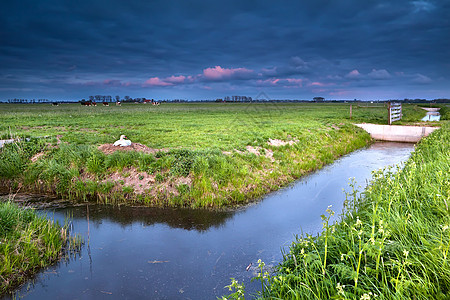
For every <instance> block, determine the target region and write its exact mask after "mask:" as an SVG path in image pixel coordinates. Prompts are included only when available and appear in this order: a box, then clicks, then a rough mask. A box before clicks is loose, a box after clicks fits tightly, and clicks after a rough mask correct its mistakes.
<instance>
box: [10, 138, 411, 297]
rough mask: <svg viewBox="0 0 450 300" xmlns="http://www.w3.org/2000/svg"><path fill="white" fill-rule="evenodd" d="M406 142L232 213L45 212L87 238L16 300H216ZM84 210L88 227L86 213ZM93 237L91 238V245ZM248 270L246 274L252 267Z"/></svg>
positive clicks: (391, 160)
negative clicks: (69, 223)
mask: <svg viewBox="0 0 450 300" xmlns="http://www.w3.org/2000/svg"><path fill="white" fill-rule="evenodd" d="M413 148H414V146H413V145H412V144H402V143H391V142H386V143H376V144H374V145H372V146H371V147H369V148H366V149H362V150H358V151H355V152H353V153H351V154H349V155H347V156H344V157H342V158H341V159H339V160H338V161H336V162H335V163H334V164H332V165H330V166H326V167H324V168H323V169H322V170H319V171H317V172H315V173H313V174H311V175H309V176H306V177H304V178H303V179H301V180H299V181H297V182H296V183H294V184H292V185H291V186H289V187H287V188H285V189H282V190H280V191H277V192H275V193H272V194H269V195H268V196H266V197H265V198H264V199H263V200H262V201H259V202H257V204H254V205H251V206H248V207H246V208H244V209H241V210H239V211H234V212H210V211H203V210H200V211H199V210H189V209H151V208H123V207H122V208H113V207H108V206H98V205H89V208H88V207H86V206H78V207H71V208H64V209H47V211H48V212H49V214H50V215H51V216H52V217H54V218H55V219H58V220H63V219H64V217H65V216H66V214H70V215H73V230H74V231H75V232H77V233H80V234H82V235H83V236H84V238H85V241H86V245H85V246H84V247H83V249H82V252H81V255H80V256H78V257H76V258H73V259H71V260H69V261H67V262H61V263H59V264H58V265H56V266H53V267H50V268H48V269H47V270H45V271H43V272H41V273H40V274H39V275H38V276H37V278H36V280H35V281H34V283H29V284H27V285H26V286H23V287H22V288H21V289H20V290H19V291H18V292H17V293H16V296H18V297H24V298H27V299H102V298H105V299H142V298H147V299H216V297H217V296H221V295H223V294H227V293H228V291H227V289H224V286H225V285H228V284H229V283H230V277H235V278H236V279H238V280H239V281H244V282H245V285H246V287H247V290H248V291H250V293H252V292H254V291H256V290H257V289H258V286H259V285H258V283H257V282H253V283H252V282H250V279H251V278H252V277H253V276H255V274H256V268H255V266H256V262H257V260H258V259H262V260H263V261H265V262H266V264H268V265H276V264H277V263H279V262H280V261H281V259H282V255H281V248H283V247H284V248H285V247H286V246H288V245H289V244H290V243H291V242H292V240H293V239H294V235H295V234H299V233H301V232H302V231H303V232H305V233H310V234H317V233H318V232H320V230H321V228H322V227H321V219H320V215H321V214H323V213H325V210H326V209H327V207H328V205H332V209H333V210H334V211H336V212H337V213H339V212H341V211H342V204H343V201H344V200H345V194H344V192H343V189H345V190H347V191H348V192H350V190H351V189H350V187H349V186H348V183H349V178H351V177H355V179H356V181H357V182H358V184H359V185H362V186H365V185H366V182H367V180H369V179H370V178H371V171H372V170H376V169H379V168H382V167H384V166H387V165H394V164H397V163H400V162H402V161H405V160H406V159H407V158H408V157H409V155H410V152H411V151H412V150H413ZM88 210H89V223H88V222H87V214H88ZM88 241H89V243H88ZM250 263H252V266H251V267H250V268H249V270H248V271H246V268H247V267H248V266H249V264H250Z"/></svg>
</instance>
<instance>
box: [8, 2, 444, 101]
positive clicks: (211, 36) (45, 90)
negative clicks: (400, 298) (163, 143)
mask: <svg viewBox="0 0 450 300" xmlns="http://www.w3.org/2000/svg"><path fill="white" fill-rule="evenodd" d="M449 13H450V4H449V3H448V2H447V1H431V0H430V1H425V0H418V1H410V0H400V1H356V0H354V1H349V0H342V1H325V0H319V1H301V2H300V1H284V2H280V3H276V2H273V1H137V0H131V1H112V0H109V1H56V0H54V1H46V0H43V1H34V0H33V1H32V0H28V1H8V2H6V1H3V2H2V3H1V4H0V17H1V23H0V24H1V25H0V39H1V43H0V65H1V69H0V98H8V97H40V96H41V95H42V96H46V97H50V98H52V97H53V98H57V97H63V98H64V97H65V98H67V97H86V96H88V94H89V93H120V94H122V95H123V94H130V95H132V96H146V95H147V94H152V95H157V96H160V97H168V98H172V97H178V96H179V95H185V98H201V97H205V96H206V97H221V96H223V95H224V93H225V94H230V93H250V95H251V94H256V93H257V92H258V90H261V89H267V90H268V91H270V93H271V94H272V95H273V97H275V98H283V97H285V98H302V97H303V98H309V97H310V96H311V95H315V94H323V95H324V96H327V98H331V97H334V96H335V97H337V96H342V97H350V98H356V97H365V98H369V97H371V95H373V96H372V97H378V95H380V97H381V96H384V95H382V94H381V93H379V92H378V90H379V89H380V87H383V86H384V87H387V88H388V89H389V88H391V87H392V89H393V90H394V89H396V90H397V91H398V90H400V91H405V93H404V97H415V95H410V93H413V92H417V93H420V95H417V96H418V97H419V96H420V97H428V98H432V97H438V96H448V88H443V87H444V86H445V85H446V83H447V86H450V84H448V83H449V80H450V78H449V76H450V74H449V73H450V55H449V54H448V48H449V46H450V42H449V39H448V36H450V24H449V21H448V17H447V16H448V15H449ZM410 86H413V87H414V88H413V89H411V88H410ZM363 89H364V90H363ZM432 90H433V91H434V92H433V93H434V94H431V93H429V91H432ZM33 92H34V94H33ZM377 93H378V94H377ZM427 93H428V94H427ZM35 94H38V95H35ZM386 96H387V97H389V95H386ZM155 97H156V96H155Z"/></svg>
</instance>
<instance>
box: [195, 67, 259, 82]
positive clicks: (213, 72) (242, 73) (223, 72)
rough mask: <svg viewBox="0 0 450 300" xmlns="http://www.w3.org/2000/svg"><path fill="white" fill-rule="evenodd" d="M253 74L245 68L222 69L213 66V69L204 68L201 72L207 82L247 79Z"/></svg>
mask: <svg viewBox="0 0 450 300" xmlns="http://www.w3.org/2000/svg"><path fill="white" fill-rule="evenodd" d="M252 73H253V70H249V69H246V68H235V69H233V68H231V69H227V68H222V67H221V66H215V67H214V68H206V69H204V70H203V76H204V77H205V78H206V79H208V80H224V79H229V78H242V77H248V76H249V75H250V74H252Z"/></svg>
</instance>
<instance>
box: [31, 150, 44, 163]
mask: <svg viewBox="0 0 450 300" xmlns="http://www.w3.org/2000/svg"><path fill="white" fill-rule="evenodd" d="M44 154H45V152H39V153H36V154H35V155H33V157H32V158H31V161H32V162H36V161H38V159H39V158H41V157H42V156H44Z"/></svg>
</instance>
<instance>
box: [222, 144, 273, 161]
mask: <svg viewBox="0 0 450 300" xmlns="http://www.w3.org/2000/svg"><path fill="white" fill-rule="evenodd" d="M245 149H246V150H247V151H248V152H250V153H253V154H255V155H257V156H261V155H263V154H262V152H264V156H265V157H267V158H268V159H270V161H271V162H275V159H274V158H273V151H272V150H271V149H264V148H262V147H259V146H256V147H253V146H246V147H245ZM233 151H234V152H237V153H239V154H245V153H246V152H245V151H240V150H237V149H234V150H233ZM222 153H223V154H225V155H231V154H232V153H233V152H231V151H222Z"/></svg>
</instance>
